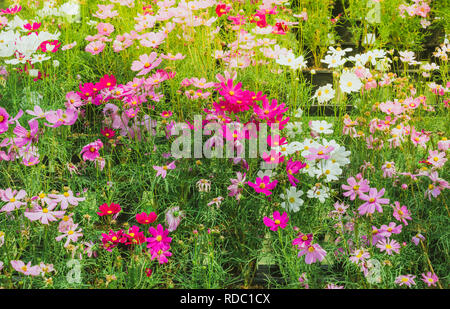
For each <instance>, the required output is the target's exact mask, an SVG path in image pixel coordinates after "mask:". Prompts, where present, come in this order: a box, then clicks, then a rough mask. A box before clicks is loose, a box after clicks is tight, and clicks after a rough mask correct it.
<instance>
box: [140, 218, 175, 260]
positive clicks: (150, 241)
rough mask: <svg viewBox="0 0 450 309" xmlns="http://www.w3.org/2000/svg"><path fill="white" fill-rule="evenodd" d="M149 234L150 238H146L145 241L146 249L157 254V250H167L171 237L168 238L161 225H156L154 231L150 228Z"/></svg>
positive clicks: (166, 231)
mask: <svg viewBox="0 0 450 309" xmlns="http://www.w3.org/2000/svg"><path fill="white" fill-rule="evenodd" d="M148 231H149V233H150V234H152V237H148V238H147V239H146V240H147V248H149V249H150V250H151V252H152V253H153V252H158V251H159V250H163V251H164V250H169V248H170V245H169V244H170V242H171V241H172V237H168V236H167V235H168V234H169V230H164V228H163V226H162V225H161V224H158V226H157V227H156V229H155V228H154V227H152V226H151V227H150V228H149V229H148Z"/></svg>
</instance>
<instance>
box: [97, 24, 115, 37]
mask: <svg viewBox="0 0 450 309" xmlns="http://www.w3.org/2000/svg"><path fill="white" fill-rule="evenodd" d="M97 30H98V34H100V35H106V36H109V35H110V34H111V33H112V32H113V31H114V26H113V25H111V24H110V23H98V24H97Z"/></svg>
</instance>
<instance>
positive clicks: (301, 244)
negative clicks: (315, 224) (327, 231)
mask: <svg viewBox="0 0 450 309" xmlns="http://www.w3.org/2000/svg"><path fill="white" fill-rule="evenodd" d="M312 240H313V234H303V233H299V234H298V235H297V238H295V239H294V240H293V241H292V245H293V246H297V248H298V249H302V248H307V247H309V246H310V245H311V242H312Z"/></svg>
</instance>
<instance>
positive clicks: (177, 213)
mask: <svg viewBox="0 0 450 309" xmlns="http://www.w3.org/2000/svg"><path fill="white" fill-rule="evenodd" d="M184 217H185V214H184V212H183V211H181V210H180V207H178V206H177V207H172V208H170V209H169V210H167V212H166V223H167V225H168V226H169V227H168V228H167V230H168V231H169V232H173V231H175V230H176V229H177V227H178V225H180V222H181V219H182V218H184Z"/></svg>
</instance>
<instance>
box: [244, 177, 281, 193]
mask: <svg viewBox="0 0 450 309" xmlns="http://www.w3.org/2000/svg"><path fill="white" fill-rule="evenodd" d="M277 183H278V180H274V181H272V182H270V178H269V176H264V177H263V178H259V177H257V178H256V183H253V182H251V181H249V182H248V185H249V186H250V187H252V188H253V189H255V191H256V192H257V193H263V194H265V195H267V196H269V195H271V194H272V192H271V191H270V190H273V189H274V188H275V187H276V186H277Z"/></svg>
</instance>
